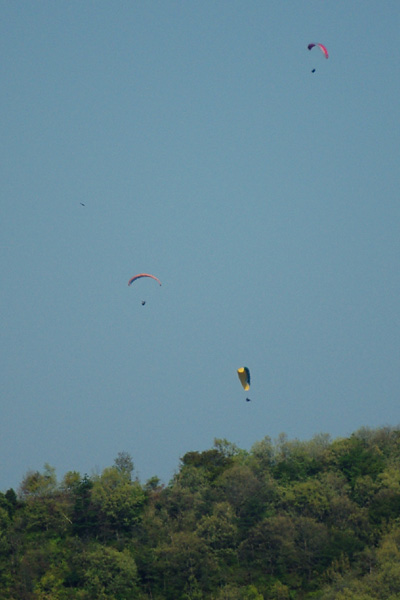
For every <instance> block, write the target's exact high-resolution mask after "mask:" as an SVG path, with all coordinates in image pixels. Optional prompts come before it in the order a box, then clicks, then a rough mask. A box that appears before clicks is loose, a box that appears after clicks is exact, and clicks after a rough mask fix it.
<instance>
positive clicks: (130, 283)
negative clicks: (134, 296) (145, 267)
mask: <svg viewBox="0 0 400 600" xmlns="http://www.w3.org/2000/svg"><path fill="white" fill-rule="evenodd" d="M141 277H150V278H151V279H154V280H155V281H158V283H159V284H160V285H161V281H160V280H159V279H158V277H156V276H155V275H150V274H149V273H139V275H135V276H134V277H132V278H131V279H130V280H129V281H128V285H132V283H133V282H134V281H136V279H140V278H141Z"/></svg>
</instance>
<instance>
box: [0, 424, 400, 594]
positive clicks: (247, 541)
mask: <svg viewBox="0 0 400 600" xmlns="http://www.w3.org/2000/svg"><path fill="white" fill-rule="evenodd" d="M0 553H1V554H0V598H1V600H44V599H49V600H50V599H51V600H67V599H68V600H69V599H71V600H89V599H90V600H92V599H93V600H102V599H109V600H131V599H132V600H133V599H138V600H262V599H265V600H267V599H268V600H269V599H273V600H289V599H291V600H294V599H296V600H297V599H311V598H313V599H315V598H318V599H321V600H371V599H379V600H385V599H387V600H389V599H390V600H394V599H395V598H400V429H398V428H396V429H390V428H382V429H377V430H369V429H362V430H360V431H358V432H356V433H354V434H353V435H351V436H350V437H349V438H344V439H336V440H331V439H330V438H329V436H325V435H320V436H316V437H315V438H313V439H311V440H310V441H307V442H300V441H297V440H294V441H293V440H289V439H287V438H286V437H285V436H284V435H282V436H281V437H280V438H279V439H278V440H277V441H276V442H272V441H271V440H270V439H269V438H268V437H266V438H264V439H263V440H261V441H259V442H257V443H256V444H254V446H253V447H252V449H251V450H250V451H249V452H248V451H244V450H241V449H240V448H238V447H237V446H235V445H234V444H231V443H229V442H228V441H226V440H215V443H214V446H213V447H212V448H211V449H210V450H206V451H204V452H188V453H187V454H185V455H184V456H183V457H182V459H181V462H180V465H179V468H178V469H177V473H176V475H175V476H174V478H173V479H172V480H171V482H170V483H169V484H168V485H165V486H164V485H162V484H161V483H160V481H159V480H158V479H157V478H156V477H154V478H152V479H150V480H149V481H147V482H146V483H141V482H139V481H138V480H137V478H136V477H135V471H134V465H133V461H132V458H131V457H130V455H129V454H127V453H124V452H122V453H120V454H119V455H118V457H117V458H116V459H115V462H114V465H113V466H111V467H109V468H106V469H104V471H103V472H102V473H101V474H97V475H90V476H88V475H83V476H82V475H81V474H80V473H77V472H69V473H67V474H66V475H65V476H64V478H63V479H62V481H59V482H58V481H57V479H56V474H55V472H54V469H53V468H52V467H50V466H49V465H45V467H44V470H43V472H29V473H28V474H27V475H26V476H25V478H24V480H23V481H22V483H21V486H20V489H19V490H18V491H17V492H15V491H14V490H12V489H10V490H8V491H6V492H5V493H2V494H0Z"/></svg>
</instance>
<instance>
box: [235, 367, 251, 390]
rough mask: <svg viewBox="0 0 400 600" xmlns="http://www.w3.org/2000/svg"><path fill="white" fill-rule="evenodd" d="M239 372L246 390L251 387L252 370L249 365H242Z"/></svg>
mask: <svg viewBox="0 0 400 600" xmlns="http://www.w3.org/2000/svg"><path fill="white" fill-rule="evenodd" d="M237 373H238V377H239V379H240V383H241V384H242V386H243V388H244V389H245V390H246V392H247V390H249V389H250V371H249V369H248V368H247V367H240V368H239V369H238V370H237Z"/></svg>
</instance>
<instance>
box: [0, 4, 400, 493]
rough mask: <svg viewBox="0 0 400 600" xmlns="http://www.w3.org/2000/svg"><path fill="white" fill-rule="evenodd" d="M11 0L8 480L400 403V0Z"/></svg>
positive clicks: (4, 377) (0, 435)
mask: <svg viewBox="0 0 400 600" xmlns="http://www.w3.org/2000/svg"><path fill="white" fill-rule="evenodd" d="M0 8H1V25H0V27H1V32H0V55H1V61H0V78H1V80H0V81H1V96H0V103H1V136H0V140H1V151H0V153H1V154H0V159H1V160H0V164H1V178H0V186H1V195H0V198H1V200H0V201H1V219H0V240H1V254H0V270H1V305H0V307H1V357H0V364H1V418H0V441H1V448H0V450H1V456H2V460H1V470H0V489H1V490H3V491H5V490H6V489H7V488H9V487H11V486H13V487H18V485H19V483H20V482H21V479H22V478H23V476H24V475H25V473H26V472H27V471H28V470H29V469H33V470H36V469H38V470H42V469H43V465H44V463H45V462H48V463H50V464H51V465H52V466H54V467H56V470H57V475H58V477H59V478H62V476H63V475H64V474H65V472H66V471H68V470H77V471H79V472H80V473H81V474H82V475H84V474H85V473H88V474H91V473H93V472H94V471H96V470H101V469H103V468H104V467H106V466H110V465H112V464H113V461H114V458H115V457H116V456H117V454H118V452H120V451H125V452H129V453H130V454H131V455H132V457H133V460H134V463H135V466H136V474H137V475H138V476H139V478H140V480H141V481H142V482H145V481H146V480H147V479H148V478H149V477H151V476H153V475H157V476H159V477H160V478H161V479H162V481H164V482H165V483H167V482H168V480H169V479H170V478H171V476H172V475H173V473H174V471H176V470H177V468H178V466H179V458H180V457H181V456H183V454H185V453H186V452H188V451H192V450H199V451H201V450H205V449H208V448H211V447H212V445H213V441H214V438H226V439H228V440H229V441H230V442H233V443H236V444H237V445H238V446H240V447H241V448H245V449H250V448H251V446H252V445H253V443H254V442H256V441H259V440H261V439H262V438H263V437H264V436H266V435H268V436H270V437H271V438H272V439H275V438H276V437H277V436H278V435H279V433H280V432H285V433H286V434H287V435H288V436H289V438H299V439H309V438H311V437H312V436H313V435H314V434H317V433H320V432H325V433H329V434H331V436H332V437H333V438H335V437H339V436H347V435H350V434H351V433H352V432H353V431H355V430H357V429H359V428H360V427H362V426H368V427H378V426H381V425H398V424H399V422H400V405H399V401H400V368H399V367H400V319H399V298H400V269H399V259H400V197H399V174H400V151H399V148H400V125H399V124H400V108H399V107H400V102H399V98H400V77H399V64H400V52H399V43H398V41H399V30H400V3H399V1H398V0H385V1H382V0H360V1H355V0H325V1H323V0H318V1H317V0H315V1H307V0H304V1H300V0H299V1H296V2H295V1H287V2H282V0H262V1H261V0H260V1H258V0H253V1H249V0H240V1H239V0H186V1H183V0H181V1H177V0H171V1H169V0H154V1H144V0H141V1H135V0H130V1H114V2H110V1H103V0H96V1H84V0H76V1H74V0H72V1H71V0H68V1H46V0H42V1H41V2H37V1H25V0H20V1H19V2H12V1H9V0H7V1H5V0H1V1H0ZM310 42H321V43H323V44H325V45H326V46H327V48H328V50H329V53H330V57H329V59H328V60H326V59H325V58H324V56H323V54H322V53H321V52H320V51H319V50H318V48H314V49H313V50H312V51H311V52H309V51H308V50H307V44H308V43H310ZM314 68H315V69H316V71H315V73H312V72H311V71H312V69H314ZM81 203H83V204H84V205H85V206H82V205H81ZM141 272H149V273H153V274H154V275H156V276H157V277H159V278H160V279H161V281H162V283H163V285H162V287H159V286H158V285H157V283H156V282H155V281H153V280H149V279H147V280H146V279H141V280H139V281H136V282H135V283H134V284H133V285H132V286H131V287H128V285H127V283H128V280H129V278H130V277H132V276H133V275H135V274H137V273H141ZM142 300H146V304H145V305H144V306H142ZM242 365H246V366H247V367H249V368H250V370H251V375H252V387H251V390H250V392H248V393H246V392H244V391H243V389H242V387H241V385H240V383H239V380H238V377H237V373H236V369H237V368H238V367H240V366H242ZM246 396H249V397H250V398H251V399H252V402H246Z"/></svg>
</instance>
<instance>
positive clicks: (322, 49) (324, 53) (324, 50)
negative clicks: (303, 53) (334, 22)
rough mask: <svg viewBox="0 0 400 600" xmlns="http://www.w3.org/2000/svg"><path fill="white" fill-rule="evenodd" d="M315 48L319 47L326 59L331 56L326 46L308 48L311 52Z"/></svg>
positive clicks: (312, 45) (309, 45) (310, 46)
mask: <svg viewBox="0 0 400 600" xmlns="http://www.w3.org/2000/svg"><path fill="white" fill-rule="evenodd" d="M314 46H318V48H319V49H320V50H321V52H322V53H323V55H324V56H325V58H329V54H328V50H327V49H326V46H324V45H323V44H308V46H307V48H308V49H309V50H311V49H312V48H314Z"/></svg>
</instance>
